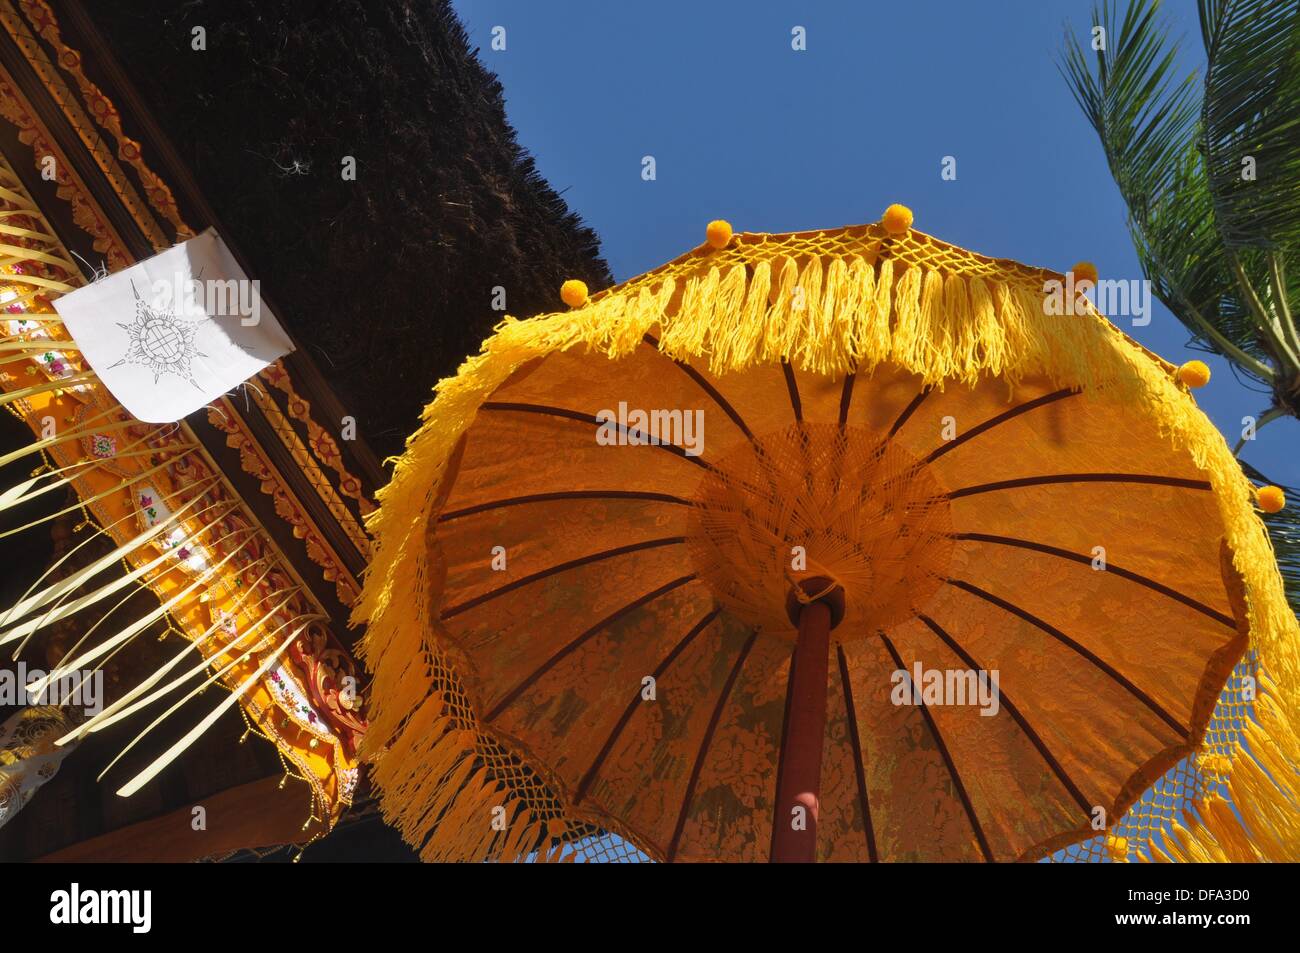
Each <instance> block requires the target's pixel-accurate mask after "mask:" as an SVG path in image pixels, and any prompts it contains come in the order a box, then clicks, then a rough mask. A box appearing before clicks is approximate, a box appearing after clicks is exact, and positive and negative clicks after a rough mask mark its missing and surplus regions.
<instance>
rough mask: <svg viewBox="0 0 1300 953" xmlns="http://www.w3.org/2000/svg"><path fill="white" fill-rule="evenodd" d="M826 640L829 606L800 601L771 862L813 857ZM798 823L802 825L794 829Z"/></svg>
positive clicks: (823, 727) (827, 651)
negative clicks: (797, 634) (796, 809)
mask: <svg viewBox="0 0 1300 953" xmlns="http://www.w3.org/2000/svg"><path fill="white" fill-rule="evenodd" d="M836 621H838V620H836ZM830 642H831V606H830V605H828V604H827V603H826V602H825V601H818V602H810V603H808V604H806V605H803V606H801V607H800V609H799V641H798V642H797V643H795V649H794V663H793V664H794V677H793V679H792V680H791V682H790V696H791V697H790V714H789V718H788V720H787V722H786V727H785V740H784V742H783V747H782V755H781V773H780V774H779V776H778V777H777V779H776V810H775V812H774V815H773V820H772V824H773V828H772V862H773V863H776V864H791V863H812V862H813V861H815V860H816V859H817V809H818V798H819V797H820V796H821V777H822V745H823V743H824V742H825V738H826V673H827V667H828V666H829V665H830ZM800 806H801V807H803V809H804V810H803V811H802V812H796V811H795V808H796V807H800ZM800 814H801V815H802V817H800V816H799V815H800ZM797 822H800V823H797ZM800 826H802V827H803V828H804V829H802V830H800V829H798V827H800Z"/></svg>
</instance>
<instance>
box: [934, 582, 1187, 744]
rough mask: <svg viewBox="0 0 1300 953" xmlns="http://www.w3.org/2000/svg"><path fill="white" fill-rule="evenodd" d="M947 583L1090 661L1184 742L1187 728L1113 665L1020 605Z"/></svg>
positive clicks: (965, 584)
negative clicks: (976, 597) (1031, 627)
mask: <svg viewBox="0 0 1300 953" xmlns="http://www.w3.org/2000/svg"><path fill="white" fill-rule="evenodd" d="M947 582H948V585H950V586H956V587H957V588H958V589H964V590H965V591H966V592H969V593H970V594H971V595H973V596H978V597H979V598H981V599H983V600H984V601H985V602H989V603H992V604H993V605H995V606H997V607H998V608H999V609H1002V610H1003V611H1005V612H1009V613H1011V614H1012V615H1014V616H1018V617H1019V618H1021V619H1023V620H1024V621H1026V622H1028V623H1029V624H1030V625H1032V626H1034V627H1035V628H1037V629H1040V630H1041V631H1043V632H1046V633H1047V634H1048V635H1050V636H1051V637H1052V638H1054V639H1056V640H1057V641H1058V642H1060V643H1061V644H1063V645H1065V646H1067V647H1069V648H1071V649H1073V650H1074V651H1075V652H1076V653H1078V654H1079V655H1081V656H1082V657H1083V658H1085V659H1087V660H1088V661H1089V662H1091V663H1092V664H1093V665H1095V666H1096V667H1097V668H1099V669H1100V670H1101V671H1102V672H1104V673H1105V674H1106V675H1108V676H1110V677H1111V678H1112V679H1113V680H1115V681H1116V682H1118V683H1119V684H1120V685H1122V686H1123V687H1124V688H1126V689H1127V690H1128V691H1129V693H1130V694H1131V695H1132V696H1133V697H1134V698H1136V699H1137V700H1138V701H1140V702H1142V704H1144V705H1146V706H1147V708H1149V709H1151V711H1152V712H1153V713H1154V714H1155V715H1156V716H1157V717H1159V718H1160V720H1161V721H1163V722H1164V723H1165V724H1167V725H1169V727H1171V728H1173V730H1174V734H1175V736H1176V737H1177V738H1178V740H1179V741H1184V740H1186V738H1187V729H1186V728H1184V727H1183V726H1182V725H1180V724H1179V723H1178V719H1176V718H1174V716H1173V715H1171V714H1169V712H1167V711H1165V709H1164V708H1163V707H1162V706H1161V705H1160V704H1159V703H1157V702H1156V700H1155V699H1154V698H1152V697H1151V696H1150V695H1148V694H1147V693H1146V692H1144V691H1143V690H1142V689H1140V688H1138V687H1137V686H1136V685H1135V684H1133V682H1131V681H1130V680H1129V679H1128V678H1126V677H1125V676H1124V675H1122V674H1121V673H1120V672H1119V671H1118V670H1117V669H1115V667H1114V666H1112V665H1110V664H1108V663H1107V662H1105V661H1103V660H1102V658H1101V657H1100V656H1098V655H1097V654H1096V653H1094V652H1092V651H1091V650H1090V649H1087V648H1085V647H1084V646H1083V645H1081V644H1079V643H1078V642H1076V641H1075V640H1074V639H1072V638H1070V637H1069V636H1068V635H1066V634H1065V633H1064V632H1062V631H1061V630H1060V629H1058V628H1056V627H1055V626H1054V625H1051V624H1050V623H1048V622H1045V621H1044V620H1042V619H1040V618H1038V617H1037V616H1036V615H1034V614H1033V613H1031V612H1028V611H1027V610H1025V609H1022V608H1020V607H1019V606H1017V605H1014V604H1012V603H1010V602H1008V601H1007V600H1005V599H1002V598H1000V597H998V596H995V595H993V593H991V592H986V591H985V590H983V589H981V588H980V587H979V586H976V585H972V584H971V583H969V582H965V581H964V580H961V579H949V580H947Z"/></svg>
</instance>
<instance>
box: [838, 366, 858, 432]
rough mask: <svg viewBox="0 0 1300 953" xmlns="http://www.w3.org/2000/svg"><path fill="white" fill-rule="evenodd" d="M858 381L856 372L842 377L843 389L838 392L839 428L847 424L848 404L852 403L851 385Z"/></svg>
mask: <svg viewBox="0 0 1300 953" xmlns="http://www.w3.org/2000/svg"><path fill="white" fill-rule="evenodd" d="M857 379H858V372H857V371H856V370H855V371H853V373H851V374H846V375H844V389H843V390H841V391H840V427H841V428H842V427H845V426H847V425H848V422H849V404H851V403H852V402H853V385H854V383H855V382H856V381H857Z"/></svg>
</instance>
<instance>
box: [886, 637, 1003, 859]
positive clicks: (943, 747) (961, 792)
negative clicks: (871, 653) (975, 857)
mask: <svg viewBox="0 0 1300 953" xmlns="http://www.w3.org/2000/svg"><path fill="white" fill-rule="evenodd" d="M877 634H878V635H879V636H880V639H881V641H883V642H884V643H885V648H886V649H887V650H888V651H889V654H890V657H892V658H893V660H894V664H895V665H897V666H898V668H899V670H900V671H906V669H905V668H904V666H903V659H902V657H901V656H900V655H899V654H898V650H897V649H896V648H894V643H893V642H891V641H889V636H887V635H885V633H884V632H879V633H877ZM918 707H919V708H920V709H921V714H922V715H923V716H924V717H925V723H926V724H927V725H928V726H929V727H930V736H931V737H932V738H934V744H935V747H937V748H938V749H939V754H940V755H941V756H942V757H943V763H944V765H945V766H946V767H947V768H948V776H949V777H951V778H952V783H953V787H955V788H956V789H957V796H958V798H960V799H961V804H962V807H964V808H965V809H966V817H967V819H968V820H969V821H970V826H971V828H972V829H973V830H974V831H975V839H976V840H977V841H979V845H980V850H981V851H982V852H983V853H984V859H985V860H987V861H988V862H989V863H993V851H992V850H991V849H990V848H989V842H988V838H986V837H985V836H984V828H982V827H980V822H979V818H978V817H976V816H975V805H974V804H972V803H971V799H970V795H969V794H968V793H967V792H966V785H964V784H962V782H961V775H960V774H958V773H957V765H956V763H954V762H953V760H952V753H951V752H950V751H949V750H948V745H947V744H945V743H944V740H943V733H942V732H940V731H939V725H938V724H937V723H936V722H935V720H934V714H933V712H931V711H930V707H929V706H928V705H926V703H925V702H924V701H922V702H920V704H919V705H918Z"/></svg>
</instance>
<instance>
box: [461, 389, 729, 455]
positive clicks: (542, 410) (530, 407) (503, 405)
mask: <svg viewBox="0 0 1300 953" xmlns="http://www.w3.org/2000/svg"><path fill="white" fill-rule="evenodd" d="M479 409H480V410H496V411H514V412H516V413H521V414H541V415H543V416H546V417H559V418H562V419H564V420H576V421H577V422H578V423H582V424H591V425H592V426H593V427H597V428H599V427H603V426H606V425H610V424H612V425H613V426H615V427H617V428H618V429H619V431H620V432H622V433H623V434H625V435H628V436H632V435H635V436H636V437H638V438H640V439H642V440H644V441H645V444H644V445H645V446H650V447H657V448H659V449H660V450H666V451H667V452H668V453H671V454H672V455H673V456H675V457H680V458H681V459H683V460H685V461H686V462H687V463H693V464H695V465H696V466H697V467H703V468H704V469H705V470H712V469H713V468H712V467H711V466H709V465H708V464H707V463H705V462H704V461H703V460H702V459H700V458H699V457H696V456H692V455H691V454H689V453H687V452H686V448H685V447H679V446H678V445H677V444H675V443H663V442H653V443H652V442H651V441H652V439H654V438H651V437H650V436H649V435H647V434H644V433H642V432H641V431H639V430H634V429H632V428H631V427H627V426H625V425H623V424H620V423H619V422H618V421H616V420H600V419H599V418H597V417H596V415H595V414H584V413H581V412H580V411H577V410H569V409H568V408H565V407H552V406H550V405H549V404H527V403H516V402H512V401H499V400H489V401H485V402H484V403H482V404H480V405H479Z"/></svg>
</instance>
